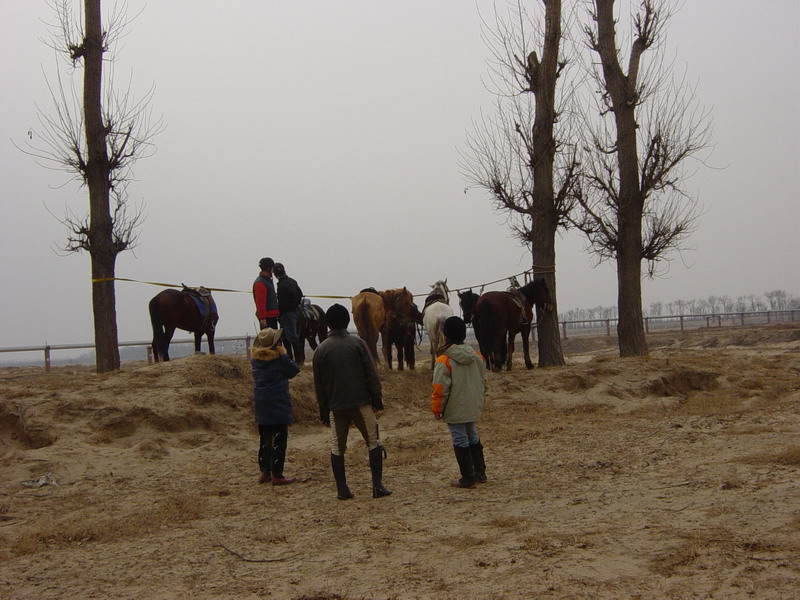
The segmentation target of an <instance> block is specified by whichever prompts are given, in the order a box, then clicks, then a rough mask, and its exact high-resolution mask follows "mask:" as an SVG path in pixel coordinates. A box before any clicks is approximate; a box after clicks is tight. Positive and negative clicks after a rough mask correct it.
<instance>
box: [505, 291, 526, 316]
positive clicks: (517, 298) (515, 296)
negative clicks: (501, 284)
mask: <svg viewBox="0 0 800 600" xmlns="http://www.w3.org/2000/svg"><path fill="white" fill-rule="evenodd" d="M506 294H508V295H509V296H511V299H512V300H513V301H514V304H516V305H517V308H519V309H520V310H521V311H522V317H521V319H522V324H523V325H527V324H528V317H527V315H526V313H525V303H524V302H523V301H522V293H521V292H520V291H519V290H517V288H514V287H510V288H508V289H507V290H506Z"/></svg>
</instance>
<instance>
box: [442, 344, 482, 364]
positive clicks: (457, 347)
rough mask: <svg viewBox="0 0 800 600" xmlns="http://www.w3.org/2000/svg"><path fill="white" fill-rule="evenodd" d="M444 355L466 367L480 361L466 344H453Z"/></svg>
mask: <svg viewBox="0 0 800 600" xmlns="http://www.w3.org/2000/svg"><path fill="white" fill-rule="evenodd" d="M444 353H445V354H446V355H447V356H449V357H450V360H454V361H455V362H457V363H458V364H460V365H468V364H470V363H471V362H475V361H479V360H481V359H480V357H479V356H478V354H477V353H476V352H475V350H473V349H472V347H471V346H468V345H467V344H453V345H451V346H450V347H449V348H447V350H445V351H444Z"/></svg>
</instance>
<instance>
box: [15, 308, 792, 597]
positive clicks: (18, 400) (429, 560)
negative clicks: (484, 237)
mask: <svg viewBox="0 0 800 600" xmlns="http://www.w3.org/2000/svg"><path fill="white" fill-rule="evenodd" d="M649 343H650V347H651V352H650V356H649V357H647V358H634V359H621V358H619V357H618V356H617V355H616V354H617V353H616V349H615V346H614V341H613V340H609V339H608V338H592V339H575V340H568V341H567V342H565V354H566V356H567V361H568V365H567V366H566V367H562V368H550V369H540V368H536V369H534V370H533V371H526V370H524V369H523V368H519V366H518V367H517V368H516V370H514V371H511V372H505V373H500V374H490V377H489V381H490V387H489V395H488V401H487V408H486V411H485V412H484V415H483V418H482V421H481V423H480V429H481V434H482V438H483V442H484V445H485V447H486V462H487V474H488V477H489V482H488V483H486V484H485V485H482V486H479V487H478V488H476V489H474V490H461V489H455V488H451V487H449V485H448V483H449V481H451V480H452V479H454V478H455V476H456V474H457V473H456V471H457V467H456V463H455V459H454V457H453V453H452V446H451V445H450V441H449V436H448V434H447V431H446V429H445V427H444V426H443V425H442V424H440V423H437V422H436V421H434V419H433V418H432V416H431V414H430V412H429V409H428V399H429V381H430V369H429V365H428V361H427V359H426V357H425V356H424V353H421V356H420V355H418V368H417V370H416V371H413V372H412V371H405V372H397V371H393V372H389V371H387V370H385V369H383V368H382V369H381V379H382V382H383V386H384V395H385V400H386V405H387V410H386V412H385V414H384V415H383V417H382V419H381V427H382V434H383V437H384V442H385V445H386V447H387V449H388V452H389V455H388V460H387V463H386V475H385V483H386V485H387V487H389V488H390V489H392V490H393V491H394V494H393V495H392V496H390V497H388V498H383V499H378V500H373V499H372V498H371V496H370V487H369V472H368V468H367V456H366V450H365V448H364V446H363V443H362V442H361V441H360V439H357V437H358V436H356V435H353V436H352V438H351V444H350V450H349V452H348V455H347V464H348V475H349V480H350V484H351V488H352V490H353V491H354V493H355V494H356V498H355V499H354V500H351V501H347V502H342V501H337V500H336V496H335V488H334V485H333V480H332V477H331V474H330V470H329V430H328V429H326V428H324V427H323V426H322V425H319V424H317V423H316V422H315V414H316V409H315V403H314V400H313V387H312V382H311V376H310V369H309V368H308V367H306V368H305V369H304V370H303V372H302V373H301V374H300V375H299V376H298V377H297V378H296V379H295V380H293V381H292V392H293V396H294V399H295V412H296V414H297V418H298V422H297V423H296V424H295V425H293V426H292V428H291V431H290V438H289V451H288V458H287V469H286V473H287V475H295V476H297V477H299V478H300V479H301V482H299V483H297V484H294V485H290V486H285V487H278V488H273V487H271V486H269V485H258V484H257V483H256V479H257V475H258V469H257V466H256V446H257V434H256V430H255V427H254V425H253V423H252V416H251V409H250V373H249V368H248V365H247V364H246V362H245V360H244V359H243V358H236V357H222V356H216V357H213V356H195V357H189V358H185V359H180V360H175V361H172V362H170V363H162V364H157V365H153V366H147V365H145V364H141V363H139V364H135V363H133V364H127V365H125V367H124V369H123V370H122V371H120V372H117V373H113V374H108V375H102V376H98V375H95V374H93V373H92V371H91V369H89V368H83V367H80V368H76V367H64V368H59V369H56V370H54V372H53V373H51V374H49V375H48V374H45V373H44V372H43V371H42V369H37V368H10V369H3V370H0V394H1V396H0V597H1V598H8V599H21V598H37V599H45V598H103V599H105V598H131V599H133V598H136V599H141V598H165V599H174V598H193V599H197V600H199V599H206V598H253V599H255V598H289V599H328V600H333V599H347V600H358V599H381V598H403V599H404V598H444V599H447V598H453V599H455V598H459V599H462V598H575V599H581V598H586V599H588V598H592V599H618V598H627V599H646V598H675V599H678V598H725V599H738V598H780V599H783V598H800V472H799V470H800V437H799V436H798V434H800V324H791V325H780V326H765V327H754V328H727V329H707V330H698V331H692V332H689V333H686V334H679V333H669V334H659V335H658V336H653V337H651V338H649ZM520 354H521V353H518V354H517V355H516V358H517V359H518V361H520V362H519V363H518V365H521V357H520V356H519V355H520ZM354 433H355V432H354Z"/></svg>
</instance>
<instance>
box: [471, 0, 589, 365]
mask: <svg viewBox="0 0 800 600" xmlns="http://www.w3.org/2000/svg"><path fill="white" fill-rule="evenodd" d="M541 4H542V6H543V8H544V11H543V14H540V15H539V16H540V20H539V21H536V20H534V19H533V18H532V17H531V16H530V15H529V14H528V12H527V11H526V9H525V7H524V4H523V2H522V1H521V0H520V1H518V2H517V3H516V5H515V6H514V7H513V8H511V9H510V10H509V13H508V16H501V15H499V14H498V13H497V11H496V10H495V15H494V16H495V19H494V20H495V22H494V24H493V25H492V26H487V27H485V29H484V31H485V33H484V36H485V40H486V42H487V46H488V47H489V48H490V50H491V52H492V55H493V60H492V79H493V83H494V84H495V86H496V88H497V89H496V90H495V93H496V95H497V106H496V113H495V116H494V117H493V118H484V119H482V120H481V121H480V122H477V123H475V124H474V129H475V131H474V132H473V133H472V134H470V135H469V136H468V139H467V144H466V150H465V151H464V152H462V155H461V167H462V171H463V172H464V175H465V176H466V178H467V180H468V181H469V183H470V185H471V186H474V187H478V188H482V189H485V190H487V191H488V192H489V193H490V194H491V197H492V201H493V203H494V205H495V207H496V209H497V210H498V211H501V212H504V213H507V215H508V217H509V222H510V224H511V227H512V230H513V231H514V234H515V235H516V237H517V238H519V239H520V240H521V241H523V242H524V243H525V244H526V245H527V246H528V248H529V249H530V252H531V258H532V267H533V276H534V278H537V279H538V278H540V277H541V278H544V279H545V281H546V282H547V285H548V287H549V288H550V292H551V294H552V296H553V300H554V303H555V305H556V310H554V311H553V313H552V314H549V315H544V314H537V333H538V345H539V365H540V366H552V365H563V364H564V356H563V352H562V350H561V339H560V335H559V328H558V311H557V306H558V304H557V294H556V274H555V265H556V252H555V236H556V232H557V230H558V229H559V228H564V227H566V226H568V225H569V220H568V219H567V218H566V215H567V213H569V212H570V211H571V210H572V208H573V205H574V203H575V198H574V196H575V189H574V188H575V185H576V184H577V182H578V162H577V150H576V147H575V146H574V145H573V146H571V145H570V144H569V141H568V140H569V136H570V134H571V132H570V131H569V129H568V125H569V123H571V120H570V119H566V118H565V119H563V123H564V125H565V126H564V127H562V128H561V131H560V133H561V135H562V137H561V139H560V140H558V139H556V136H555V129H556V123H557V122H558V120H559V112H557V110H556V102H557V98H556V96H557V94H556V83H557V81H558V79H559V76H560V75H561V73H562V70H563V69H564V68H565V66H566V61H565V60H564V58H563V56H562V55H560V45H561V39H562V14H561V1H560V0H541ZM540 56H541V58H540Z"/></svg>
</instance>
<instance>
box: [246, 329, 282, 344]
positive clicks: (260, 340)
mask: <svg viewBox="0 0 800 600" xmlns="http://www.w3.org/2000/svg"><path fill="white" fill-rule="evenodd" d="M282 333H283V331H281V330H280V329H273V328H272V327H267V328H266V329H262V330H261V331H259V332H258V335H257V336H256V339H255V340H253V347H255V348H274V347H275V346H277V345H278V344H280V342H281V334H282Z"/></svg>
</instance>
